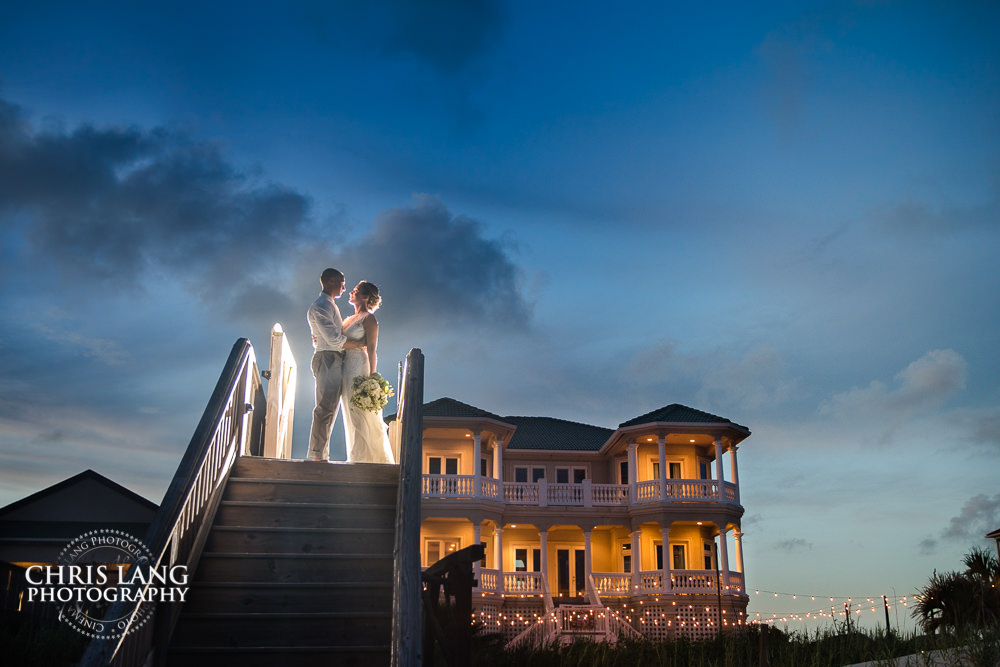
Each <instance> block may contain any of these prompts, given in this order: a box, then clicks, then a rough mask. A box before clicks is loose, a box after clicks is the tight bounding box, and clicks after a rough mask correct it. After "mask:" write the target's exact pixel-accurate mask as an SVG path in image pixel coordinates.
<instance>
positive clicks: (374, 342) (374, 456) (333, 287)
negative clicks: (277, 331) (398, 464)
mask: <svg viewBox="0 0 1000 667" xmlns="http://www.w3.org/2000/svg"><path fill="white" fill-rule="evenodd" d="M320 283H321V284H322V286H323V291H322V293H321V294H320V295H319V298H318V299H316V301H314V302H313V304H312V305H311V306H310V307H309V312H308V315H307V319H308V320H309V329H310V331H311V332H312V341H313V349H314V353H313V358H312V372H313V377H314V378H316V408H315V409H314V410H313V418H312V428H311V429H310V432H309V453H308V454H307V458H308V459H309V460H311V461H326V460H328V459H329V457H330V434H331V432H332V431H333V424H334V422H335V421H336V419H337V413H338V412H340V408H341V406H343V408H344V432H345V433H346V435H347V460H348V461H349V462H352V463H355V462H364V463H393V455H392V446H391V445H390V444H389V436H388V434H387V432H386V426H385V423H384V422H383V421H382V411H381V409H376V410H370V409H368V410H366V409H362V408H361V407H359V406H358V405H356V404H355V402H354V401H352V400H351V398H352V396H353V395H354V380H355V378H359V377H360V378H367V377H369V376H371V375H373V374H374V373H375V372H376V367H377V365H378V355H377V354H376V351H377V349H378V321H377V320H376V319H375V315H374V312H375V310H377V309H378V307H379V304H380V303H381V301H382V299H381V297H380V296H379V293H378V287H376V286H375V285H373V284H372V283H369V282H365V281H362V282H360V283H358V285H357V287H355V288H354V289H353V290H351V293H350V302H351V305H352V306H354V314H353V315H351V316H350V317H348V318H347V319H346V320H345V319H343V318H342V317H341V315H340V309H339V308H337V304H336V302H335V301H334V299H336V298H337V297H339V296H340V295H341V294H343V293H344V284H345V279H344V274H343V273H341V272H340V271H338V270H337V269H326V270H325V271H323V273H322V275H321V276H320Z"/></svg>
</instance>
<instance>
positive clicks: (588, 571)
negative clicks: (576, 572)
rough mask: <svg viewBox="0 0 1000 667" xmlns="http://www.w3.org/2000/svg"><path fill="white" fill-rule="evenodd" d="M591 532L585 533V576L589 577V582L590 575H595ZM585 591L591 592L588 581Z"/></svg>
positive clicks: (584, 584)
mask: <svg viewBox="0 0 1000 667" xmlns="http://www.w3.org/2000/svg"><path fill="white" fill-rule="evenodd" d="M591 534H592V533H591V532H590V531H589V530H588V531H584V533H583V576H584V577H587V579H588V580H589V578H590V575H592V574H593V573H594V567H593V559H592V558H591V553H590V536H591ZM583 590H585V591H589V590H590V587H589V586H588V585H587V581H584V582H583Z"/></svg>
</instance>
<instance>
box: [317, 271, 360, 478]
mask: <svg viewBox="0 0 1000 667" xmlns="http://www.w3.org/2000/svg"><path fill="white" fill-rule="evenodd" d="M319 281H320V284H321V285H322V286H323V291H322V293H321V294H320V295H319V298H318V299H316V300H315V301H314V302H313V304H312V305H311V306H309V312H308V313H307V314H306V319H308V320H309V330H310V332H312V341H313V350H314V352H313V358H312V372H313V377H314V378H316V407H315V408H314V409H313V418H312V428H311V429H310V431H309V453H308V454H307V458H308V459H310V460H311V461H326V460H328V459H329V458H330V433H331V432H332V431H333V423H334V422H335V421H336V420H337V413H338V412H340V394H341V380H342V375H343V373H342V369H343V365H344V350H349V349H353V348H360V347H364V346H365V344H364V341H356V340H347V337H346V336H344V331H343V329H344V321H343V319H341V317H340V309H338V308H337V304H336V303H334V299H336V298H337V297H338V296H340V295H341V294H343V293H344V274H343V273H341V272H340V271H338V270H337V269H326V270H324V271H323V273H322V274H321V275H320V277H319ZM345 416H346V415H345Z"/></svg>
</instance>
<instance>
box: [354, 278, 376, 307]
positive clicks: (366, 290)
mask: <svg viewBox="0 0 1000 667" xmlns="http://www.w3.org/2000/svg"><path fill="white" fill-rule="evenodd" d="M357 290H358V294H360V295H361V296H362V297H364V298H365V300H366V301H365V303H367V304H368V312H370V313H374V312H375V311H376V310H378V307H379V306H381V305H382V297H380V296H379V295H378V286H377V285H376V284H375V283H370V282H368V281H367V280H362V281H361V282H360V283H358V287H357Z"/></svg>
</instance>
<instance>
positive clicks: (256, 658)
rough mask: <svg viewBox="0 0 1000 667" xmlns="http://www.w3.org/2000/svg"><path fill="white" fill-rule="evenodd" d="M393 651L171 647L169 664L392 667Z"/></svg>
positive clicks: (374, 648) (374, 647)
mask: <svg viewBox="0 0 1000 667" xmlns="http://www.w3.org/2000/svg"><path fill="white" fill-rule="evenodd" d="M389 663H390V647H389V646H387V645H386V646H383V645H372V646H304V647H298V646H297V647H289V646H253V647H248V648H240V647H188V646H181V647H171V649H170V655H169V658H168V662H167V664H169V665H174V666H176V667H228V665H230V664H235V665H239V666H240V667H331V666H336V667H388V665H389Z"/></svg>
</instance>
